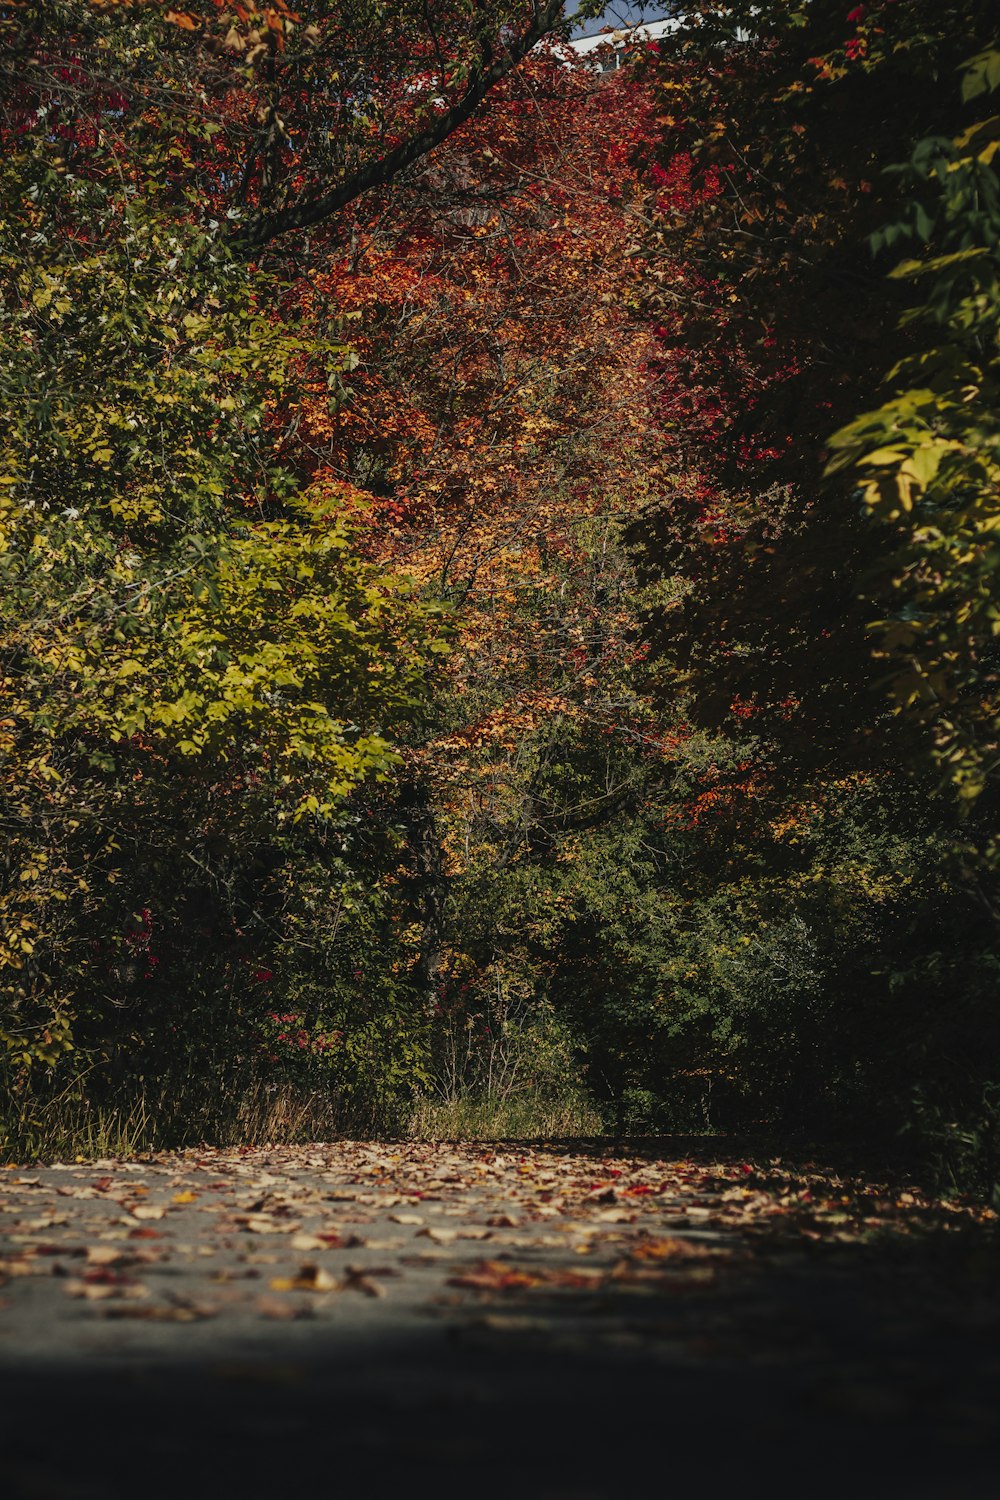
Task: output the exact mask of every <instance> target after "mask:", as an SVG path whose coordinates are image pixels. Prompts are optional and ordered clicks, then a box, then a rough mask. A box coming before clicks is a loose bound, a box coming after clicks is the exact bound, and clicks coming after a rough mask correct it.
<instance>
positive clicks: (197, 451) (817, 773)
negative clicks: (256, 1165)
mask: <svg viewBox="0 0 1000 1500" xmlns="http://www.w3.org/2000/svg"><path fill="white" fill-rule="evenodd" d="M685 11H686V14H687V21H686V24H685V25H684V26H682V27H681V28H680V29H679V30H678V31H677V32H675V33H673V34H671V35H670V36H668V37H666V38H664V39H663V41H662V42H661V44H660V46H659V49H658V50H657V49H646V48H642V49H637V50H636V53H635V55H634V56H633V57H632V58H631V60H630V61H629V63H628V64H627V65H626V66H623V67H622V68H620V69H618V70H616V71H614V72H612V73H609V74H607V75H602V74H601V73H600V72H599V71H597V70H596V69H594V68H590V67H583V66H580V65H578V64H577V65H573V62H572V57H571V55H570V54H567V53H566V52H565V50H564V49H563V48H562V44H561V42H560V40H559V27H560V15H561V7H560V6H559V5H557V4H541V3H527V0H524V3H517V0H510V3H499V0H498V3H496V4H493V3H491V4H488V5H482V4H472V3H465V0H449V3H444V0H442V3H430V4H426V3H423V0H420V3H414V4H412V5H410V4H405V5H396V6H392V7H386V6H383V5H381V4H376V3H369V0H314V3H310V4H308V5H307V6H304V7H303V9H302V11H301V13H300V12H293V11H292V10H291V9H289V8H288V7H287V6H285V5H283V4H280V3H279V4H276V5H274V6H272V7H268V8H266V9H265V8H259V9H256V8H253V7H251V6H249V5H245V4H239V5H237V4H230V5H226V4H223V3H221V0H220V3H215V0H213V3H212V4H210V5H209V4H205V3H202V4H199V5H195V4H192V5H191V6H190V7H189V8H184V9H172V8H169V7H167V6H166V5H160V4H158V3H157V4H128V3H122V4H113V3H110V0H108V3H90V0H57V3H55V4H44V5H43V4H36V3H33V0H27V3H25V4H21V5H17V6H14V5H9V6H5V5H3V4H2V0H0V48H2V53H0V72H2V75H3V78H4V98H5V105H4V114H3V117H2V120H0V134H2V144H3V147H4V152H3V164H2V166H0V265H2V288H0V299H2V302H0V306H2V322H0V386H2V391H3V398H4V405H5V407H6V409H7V410H8V411H9V412H10V413H11V417H12V419H11V421H10V422H9V423H8V424H7V426H6V428H5V430H4V432H3V434H2V436H0V496H2V499H0V520H2V524H3V552H2V554H0V567H2V569H3V582H4V590H3V599H2V603H0V631H2V660H3V663H4V673H3V675H4V706H3V715H4V717H3V719H2V721H0V733H2V735H3V740H2V742H0V752H2V755H3V762H2V767H3V769H2V774H3V778H4V788H5V793H6V797H5V812H4V821H5V828H4V831H5V834H6V838H5V855H4V885H3V891H2V894H0V915H2V917H3V923H4V942H5V948H4V958H5V969H4V986H5V987H4V990H3V994H2V998H0V1035H2V1038H3V1042H4V1046H5V1047H6V1051H7V1063H6V1067H7V1070H8V1077H9V1083H10V1088H11V1093H12V1097H13V1098H14V1099H15V1101H16V1110H15V1113H17V1114H18V1115H19V1116H20V1118H21V1120H22V1135H21V1139H22V1140H24V1139H29V1140H30V1139H31V1129H35V1131H36V1136H37V1138H39V1139H41V1138H42V1137H43V1136H44V1134H45V1131H46V1130H47V1129H48V1128H49V1127H48V1126H46V1124H45V1121H46V1120H47V1119H50V1120H51V1119H53V1118H55V1117H56V1115H57V1114H58V1108H59V1107H60V1106H59V1104H58V1101H60V1100H62V1101H65V1100H67V1099H68V1100H70V1101H72V1102H73V1107H74V1109H77V1110H78V1111H83V1112H84V1113H86V1111H88V1110H90V1111H91V1112H94V1111H97V1112H98V1113H99V1112H100V1111H101V1110H104V1111H105V1112H107V1111H111V1112H112V1114H115V1113H116V1112H117V1115H118V1116H121V1114H122V1111H124V1112H125V1113H126V1114H127V1113H128V1111H129V1110H130V1109H132V1108H133V1106H135V1103H136V1101H142V1108H143V1109H144V1110H147V1111H149V1112H151V1114H150V1118H149V1120H148V1124H146V1123H144V1124H143V1125H142V1130H145V1131H146V1134H147V1135H150V1134H152V1135H159V1136H160V1137H165V1136H169V1135H173V1136H175V1137H176V1136H179V1135H184V1134H186V1135H188V1136H189V1137H197V1136H198V1135H200V1134H202V1133H205V1132H208V1133H214V1134H215V1135H217V1136H218V1135H219V1134H220V1133H223V1132H224V1131H226V1130H229V1131H243V1132H244V1133H245V1132H246V1131H247V1130H251V1129H257V1130H258V1131H261V1132H264V1133H267V1132H268V1131H271V1132H274V1131H277V1130H282V1129H283V1130H285V1131H286V1132H287V1131H290V1130H294V1129H300V1130H310V1129H313V1130H316V1129H328V1130H329V1129H335V1128H343V1127H347V1126H350V1127H351V1128H354V1129H359V1130H360V1129H364V1130H371V1129H395V1128H401V1127H402V1126H403V1124H404V1123H405V1121H406V1119H407V1118H408V1117H409V1118H411V1119H412V1118H414V1110H416V1118H417V1119H418V1120H422V1121H423V1125H424V1128H428V1129H434V1128H442V1125H443V1122H446V1121H449V1120H450V1121H451V1122H452V1123H453V1124H454V1125H455V1126H456V1128H457V1127H458V1126H459V1125H461V1124H463V1123H464V1124H465V1125H468V1124H469V1123H470V1121H473V1120H474V1116H475V1111H476V1110H478V1111H479V1118H480V1123H481V1124H483V1123H484V1122H485V1123H492V1126H493V1128H497V1127H498V1126H500V1127H502V1126H504V1125H505V1124H506V1126H507V1127H509V1128H513V1124H514V1123H515V1122H516V1123H519V1124H520V1125H522V1126H523V1128H525V1129H529V1130H530V1129H542V1128H548V1127H551V1128H557V1127H562V1128H566V1129H569V1128H574V1127H575V1128H577V1129H579V1128H582V1126H584V1125H587V1126H589V1127H591V1128H596V1126H597V1125H599V1124H600V1123H602V1122H603V1124H604V1125H606V1126H609V1127H616V1128H628V1129H666V1128H674V1129H677V1128H680V1129H705V1128H710V1129H718V1128H747V1127H755V1128H762V1127H763V1128H767V1129H768V1130H770V1131H774V1132H780V1131H785V1132H788V1131H793V1130H794V1131H804V1132H810V1133H813V1134H816V1133H823V1134H830V1133H836V1132H838V1131H843V1130H844V1129H845V1128H849V1129H850V1130H852V1131H854V1132H858V1131H859V1130H860V1131H863V1132H864V1133H865V1135H866V1136H867V1137H868V1138H869V1139H870V1140H871V1141H873V1142H877V1141H885V1140H887V1139H890V1138H892V1137H893V1136H894V1134H895V1133H897V1132H898V1131H899V1130H900V1128H901V1127H904V1126H911V1127H915V1128H916V1129H917V1131H918V1132H919V1137H920V1141H921V1143H922V1147H921V1149H923V1150H924V1151H925V1152H926V1151H927V1150H928V1148H929V1147H933V1150H934V1151H935V1152H936V1154H937V1158H938V1160H939V1161H940V1162H941V1164H942V1165H943V1166H946V1167H947V1168H948V1169H950V1170H951V1171H952V1172H954V1173H955V1174H965V1175H964V1176H963V1180H965V1181H969V1182H972V1181H978V1182H979V1183H980V1184H982V1183H983V1182H985V1181H987V1180H988V1179H989V1177H990V1173H991V1171H992V1167H991V1165H990V1152H991V1150H992V1151H995V1150H996V1129H997V1111H996V1094H997V1089H998V1087H1000V1084H998V1080H1000V1023H998V1019H997V1014H996V1007H995V1001H994V996H995V992H996V978H997V958H996V953H997V942H996V938H997V910H998V905H997V902H998V896H997V892H996V874H995V871H996V848H995V840H994V827H995V807H996V798H997V791H998V789H997V781H996V761H997V757H996V753H995V750H996V737H997V721H998V705H997V701H996V663H995V646H994V638H995V629H996V620H997V618H998V617H997V613H996V604H995V588H994V575H995V572H996V551H995V542H994V540H993V538H994V536H995V534H996V489H997V462H998V458H997V433H996V420H995V411H996V391H995V389H994V387H995V384H996V344H997V307H998V306H1000V300H998V293H997V284H998V283H997V245H998V226H1000V217H998V215H1000V207H998V205H1000V194H998V178H997V171H996V160H995V158H996V150H997V144H998V141H1000V134H998V131H997V127H996V120H995V119H992V118H989V117H988V108H987V107H984V106H988V105H989V102H990V99H989V96H990V92H991V90H992V89H993V88H994V87H995V86H996V84H997V82H998V78H997V74H998V64H997V61H996V58H997V54H996V52H995V51H994V50H991V47H992V43H993V33H992V30H991V18H990V15H989V7H988V6H986V5H980V4H977V3H975V0H955V3H953V4H950V5H948V6H945V7H942V6H940V5H931V4H930V3H929V0H896V3H891V0H879V3H873V4H871V5H863V6H858V7H855V9H854V10H853V11H851V12H850V15H849V16H847V17H846V19H845V14H844V9H843V6H842V5H841V4H839V3H836V4H835V3H832V0H812V3H810V4H808V5H805V4H803V5H801V6H799V5H795V4H792V5H789V4H785V3H783V4H774V5H771V4H764V5H756V6H753V7H741V6H738V5H737V6H733V5H731V4H727V5H724V6H723V5H716V4H713V3H709V0H706V3H703V4H700V5H696V6H691V7H686V8H685ZM546 37H548V39H547V40H542V41H541V42H540V39H543V38H546ZM963 69H964V73H963ZM963 77H964V79H965V83H964V92H963V85H962V79H963ZM901 255H903V256H905V259H904V261H903V262H902V264H897V262H899V258H900V256H901ZM248 1098H261V1099H263V1100H264V1101H265V1103H264V1106H262V1108H263V1113H261V1114H260V1115H259V1117H258V1118H257V1119H256V1121H254V1120H252V1119H251V1117H250V1115H249V1114H248V1113H247V1109H246V1100H247V1099H248ZM279 1099H280V1100H282V1101H284V1104H283V1105H282V1107H283V1108H286V1109H288V1108H292V1106H290V1105H289V1104H288V1101H289V1100H290V1099H293V1100H296V1101H298V1103H297V1104H295V1105H294V1109H295V1110H296V1111H297V1113H295V1114H293V1115H289V1114H287V1113H286V1115H285V1116H284V1117H281V1116H279V1114H278V1113H277V1112H276V1110H277V1103H276V1101H278V1100H279ZM268 1101H270V1102H268ZM302 1101H307V1103H306V1104H303V1103H302ZM272 1106H273V1107H272ZM463 1110H464V1111H465V1113H464V1114H463ZM54 1112H55V1113H54ZM79 1117H80V1116H79V1114H78V1116H77V1118H79ZM32 1121H34V1122H35V1125H34V1126H32V1123H31V1122H32ZM25 1130H26V1131H27V1134H25ZM140 1134H141V1131H140ZM991 1143H992V1144H991ZM977 1174H978V1176H977Z"/></svg>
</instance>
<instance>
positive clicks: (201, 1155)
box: [0, 1142, 1000, 1500]
mask: <svg viewBox="0 0 1000 1500" xmlns="http://www.w3.org/2000/svg"><path fill="white" fill-rule="evenodd" d="M705 1145H706V1146H708V1145H710V1146H713V1151H712V1152H711V1153H708V1152H707V1151H706V1149H705V1147H704V1146H703V1147H702V1148H699V1149H696V1150H694V1151H692V1149H691V1143H670V1142H657V1143H642V1142H639V1143H632V1144H626V1145H624V1146H621V1147H619V1148H612V1147H611V1146H610V1145H609V1144H608V1143H606V1142H603V1143H602V1142H584V1143H565V1144H560V1143H549V1144H547V1145H543V1144H537V1143H536V1144H525V1143H500V1144H497V1145H495V1146H483V1145H481V1144H470V1145H464V1146H461V1145H447V1144H428V1143H402V1144H395V1145H393V1144H386V1143H357V1142H339V1143H334V1144H331V1145H316V1146H301V1147H284V1148H271V1149H253V1150H250V1149H246V1150H230V1151H220V1150H209V1149H204V1150H200V1151H199V1150H195V1151H186V1152H180V1153H173V1154H168V1153H163V1154H157V1155H154V1156H150V1157H144V1158H141V1159H138V1160H134V1161H119V1160H114V1161H111V1160H107V1161H98V1162H78V1163H58V1164H55V1165H51V1166H46V1167H15V1168H10V1169H8V1170H6V1171H4V1172H3V1173H2V1175H0V1413H2V1416H0V1426H2V1447H0V1480H2V1481H3V1493H4V1495H5V1496H7V1497H10V1500H117V1497H119V1496H121V1497H125V1496H129V1497H131V1496H135V1495H143V1496H153V1497H157V1496H161V1495H162V1496H181V1497H188V1496H190V1497H198V1496H201V1495H205V1496H209V1495H211V1496H213V1497H219V1500H228V1497H229V1496H234V1497H236V1496H239V1497H256V1496H265V1495H267V1496H271V1495H284V1494H286V1493H288V1494H303V1495H308V1496H312V1495H318V1496H324V1497H325V1496H331V1497H333V1496H337V1497H340V1496H343V1495H345V1494H349V1495H353V1494H359V1495H361V1494H363V1495H365V1496H375V1497H379V1496H382V1495H385V1496H389V1495H393V1496H396V1495H398V1494H400V1493H401V1492H402V1493H405V1494H406V1495H407V1496H415V1495H416V1496H423V1495H425V1494H426V1495H433V1496H451V1495H466V1494H471V1495H475V1496H477V1497H478V1496H482V1497H487V1500H489V1497H494V1496H496V1497H500V1496H504V1497H508V1496H525V1497H531V1500H618V1497H629V1496H632V1495H636V1496H638V1495H643V1496H645V1495H650V1494H660V1493H663V1494H667V1493H670V1492H672V1491H674V1490H675V1489H677V1488H678V1487H679V1486H696V1487H697V1489H698V1491H699V1493H700V1494H702V1495H707V1496H714V1495H716V1494H719V1495H722V1494H724V1493H727V1494H728V1493H730V1492H732V1490H733V1489H734V1487H735V1488H736V1489H737V1490H738V1492H739V1493H740V1495H741V1496H747V1497H756V1496H761V1497H764V1496H767V1497H769V1500H770V1497H774V1496H784V1495H788V1496H792V1495H795V1496H799V1495H810V1496H827V1495H829V1496H841V1495H850V1496H852V1497H854V1496H861V1497H866V1496H869V1495H871V1496H873V1497H874V1496H876V1495H878V1496H880V1497H884V1496H887V1495H890V1496H891V1495H896V1494H899V1495H904V1494H905V1495H906V1496H907V1497H911V1496H925V1495H926V1496H928V1497H930V1496H933V1497H935V1500H937V1497H944V1500H953V1497H958V1500H961V1497H964V1496H965V1495H969V1496H970V1497H971V1496H973V1495H975V1496H977V1497H978V1496H980V1495H983V1494H990V1493H994V1492H995V1489H994V1486H995V1479H996V1472H997V1470H996V1462H997V1458H998V1457H1000V1441H998V1439H1000V1431H998V1413H1000V1340H998V1337H997V1335H998V1333H1000V1253H998V1243H997V1232H996V1218H995V1216H993V1215H991V1214H989V1213H986V1212H983V1211H980V1210H975V1209H973V1208H970V1207H969V1206H968V1205H964V1204H960V1203H950V1204H949V1203H945V1204H942V1203H939V1202H934V1201H932V1200H929V1199H927V1198H925V1197H923V1196H922V1195H921V1194H920V1193H919V1191H918V1190H917V1189H915V1188H913V1187H912V1185H910V1186H907V1185H903V1186H900V1184H898V1183H897V1184H894V1185H893V1186H892V1187H890V1186H889V1185H887V1184H885V1183H867V1182H864V1181H858V1180H854V1179H850V1178H843V1177H838V1176H837V1175H836V1174H835V1173H833V1172H831V1171H830V1170H829V1169H827V1168H823V1167H822V1166H819V1165H816V1164H809V1165H806V1166H803V1165H801V1164H796V1165H791V1164H788V1163H786V1162H783V1161H775V1160H764V1161H761V1160H756V1159H751V1160H744V1159H742V1158H741V1157H740V1156H739V1155H738V1154H736V1155H734V1154H732V1153H727V1152H726V1151H725V1150H723V1149H721V1148H720V1147H719V1145H718V1143H705Z"/></svg>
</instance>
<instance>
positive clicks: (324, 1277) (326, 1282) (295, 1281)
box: [271, 1263, 338, 1292]
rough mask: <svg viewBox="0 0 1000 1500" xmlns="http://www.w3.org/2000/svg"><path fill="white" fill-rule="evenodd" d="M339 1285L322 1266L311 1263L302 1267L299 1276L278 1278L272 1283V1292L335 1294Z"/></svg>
mask: <svg viewBox="0 0 1000 1500" xmlns="http://www.w3.org/2000/svg"><path fill="white" fill-rule="evenodd" d="M337 1286H338V1283H337V1282H336V1281H335V1280H334V1278H333V1277H332V1276H331V1275H330V1273H329V1271H326V1270H324V1268H323V1267H322V1266H315V1265H312V1264H311V1263H310V1264H308V1265H304V1266H300V1267H299V1270H298V1274H297V1275H295V1276H291V1277H284V1276H276V1277H275V1278H274V1279H273V1281H272V1282H271V1291H272V1292H335V1291H336V1290H337Z"/></svg>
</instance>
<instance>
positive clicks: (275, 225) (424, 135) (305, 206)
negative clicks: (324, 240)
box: [234, 0, 563, 250]
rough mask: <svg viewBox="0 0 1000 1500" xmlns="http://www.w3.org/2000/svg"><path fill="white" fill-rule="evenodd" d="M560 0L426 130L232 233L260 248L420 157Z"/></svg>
mask: <svg viewBox="0 0 1000 1500" xmlns="http://www.w3.org/2000/svg"><path fill="white" fill-rule="evenodd" d="M562 10H563V0H544V3H541V4H537V5H536V7H535V17H534V20H533V21H532V22H531V24H530V26H529V27H528V28H527V30H526V31H525V32H524V33H523V35H522V36H520V37H518V38H516V39H515V40H512V41H511V42H510V44H509V45H508V47H507V50H506V53H505V54H504V56H502V57H500V58H498V59H497V60H496V61H495V62H494V63H493V64H492V65H491V66H489V67H484V68H482V69H477V70H476V71H475V72H474V73H473V74H472V75H471V77H470V79H469V84H468V87H467V88H466V91H465V93H464V94H463V95H462V97H461V99H459V101H458V102H457V103H456V104H453V105H452V106H451V108H450V109H447V110H445V112H444V114H443V115H441V117H440V118H439V119H438V120H436V121H435V122H434V124H433V125H432V126H430V127H429V128H428V129H427V130H422V131H421V132H420V133H419V134H418V135H415V136H412V137H411V138H410V139H409V140H408V141H401V142H400V144H399V145H398V146H394V147H393V149H392V150H391V151H387V152H386V154H385V155H384V156H381V157H379V158H378V159H377V160H375V161H372V162H369V163H368V164H367V165H366V166H363V167H360V168H359V169H358V170H357V171H356V172H352V173H351V175H350V176H349V177H346V178H344V179H343V181H341V182H338V183H336V184H334V185H331V186H327V187H325V188H324V189H322V190H321V191H319V192H317V193H315V194H314V195H312V196H311V197H309V198H306V199H302V200H300V201H299V202H297V203H291V204H289V205H288V207H287V208H283V209H279V210H277V211H276V212H274V213H259V214H256V215H255V216H254V217H253V218H252V219H250V220H249V221H248V222H247V223H246V224H244V225H242V226H241V227H240V228H239V229H237V230H236V232H235V235H234V238H235V240H236V242H237V244H240V243H242V244H243V245H245V246H246V247H247V249H251V250H252V249H259V248H260V247H261V246H263V245H267V244H270V242H271V241H272V240H275V239H277V238H278V237H279V235H283V234H289V233H290V232H292V231H293V230H296V229H308V228H310V227H311V226H312V225H314V224H320V223H322V222H323V220H324V219H328V218H329V217H330V216H331V214H335V213H336V212H337V211H338V209H341V208H344V207H345V206H346V205H347V204H348V203H353V201H354V199H355V198H359V197H360V196H361V194H362V193H367V192H369V191H370V190H371V189H372V188H376V187H384V186H385V184H386V183H388V182H391V181H392V180H393V178H394V177H397V176H398V175H399V173H400V172H403V171H405V169H406V168H407V167H410V166H412V165H413V163H414V162H416V161H419V160H420V159H421V157H423V156H426V155H427V154H428V153H429V152H431V151H433V150H434V148H435V147H436V146H440V145H441V143H442V142H443V141H446V140H447V139H448V137H449V136H450V135H452V134H453V132H454V131H456V130H457V129H458V128H459V127H460V126H461V125H464V124H465V122H466V121H467V120H468V119H470V118H471V117H472V115H474V114H475V112H476V110H477V109H478V108H479V106H480V105H481V104H482V102H483V100H484V99H485V98H486V95H487V94H488V93H489V92H490V90H491V89H493V88H495V87H496V85H497V84H498V83H502V82H503V80H504V79H505V78H506V77H507V75H508V74H509V73H512V72H513V70H514V69H515V68H516V67H517V65H518V64H519V63H520V62H521V61H522V59H523V58H525V57H526V56H527V55H528V53H529V52H530V51H531V49H532V47H534V46H535V45H536V44H537V43H538V42H540V41H541V39H542V38H543V37H544V36H547V35H548V34H549V33H550V32H552V31H554V30H555V28H556V27H557V26H558V25H559V22H560V21H561V19H562Z"/></svg>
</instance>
